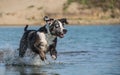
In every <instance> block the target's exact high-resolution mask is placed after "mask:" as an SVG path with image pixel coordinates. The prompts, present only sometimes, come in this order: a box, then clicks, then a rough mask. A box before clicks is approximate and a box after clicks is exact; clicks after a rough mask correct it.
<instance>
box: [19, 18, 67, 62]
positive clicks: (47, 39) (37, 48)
mask: <svg viewBox="0 0 120 75" xmlns="http://www.w3.org/2000/svg"><path fill="white" fill-rule="evenodd" d="M64 20H65V21H64ZM66 22H67V19H65V18H62V19H57V20H53V22H52V23H51V24H50V25H49V27H47V25H45V26H43V27H41V28H39V29H38V30H27V28H28V25H26V27H25V28H24V34H23V36H22V38H21V40H20V46H19V56H20V57H24V55H25V52H26V50H27V48H29V49H31V50H32V51H33V52H35V53H36V54H38V55H39V56H40V58H41V60H42V61H45V60H46V59H47V58H46V53H47V52H50V55H51V57H52V59H54V60H56V59H57V50H56V44H57V38H58V37H60V38H63V37H64V34H66V33H67V29H65V28H64V24H68V22H67V23H66Z"/></svg>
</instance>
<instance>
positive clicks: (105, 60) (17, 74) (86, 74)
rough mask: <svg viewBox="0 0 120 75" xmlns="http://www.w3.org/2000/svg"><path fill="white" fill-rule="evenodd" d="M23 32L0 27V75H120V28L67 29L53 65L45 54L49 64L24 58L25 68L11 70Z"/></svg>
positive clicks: (80, 27) (59, 40)
mask: <svg viewBox="0 0 120 75" xmlns="http://www.w3.org/2000/svg"><path fill="white" fill-rule="evenodd" d="M23 28H24V27H21V26H20V27H15V26H14V27H0V56H1V57H0V62H1V63H0V75H120V64H119V63H120V25H116V26H114V25H109V26H67V27H66V28H67V29H68V33H67V34H66V35H65V38H63V39H60V38H59V39H58V44H57V51H58V58H57V60H56V61H53V60H52V59H51V58H50V57H49V54H48V55H47V57H48V60H49V62H50V64H44V63H42V64H40V62H41V61H40V60H39V57H36V59H37V60H35V61H34V62H33V61H31V60H32V59H31V57H29V56H27V57H26V58H25V64H27V65H28V66H19V65H17V66H12V65H11V64H12V63H14V62H16V61H17V60H16V59H17V55H18V52H17V48H18V47H19V41H20V38H21V36H22V34H23ZM29 29H38V27H37V26H36V27H33V26H32V27H29ZM18 62H19V61H17V63H18ZM34 63H37V65H36V66H29V64H30V65H34ZM38 63H39V64H38ZM8 64H9V65H8ZM18 64H20V63H18Z"/></svg>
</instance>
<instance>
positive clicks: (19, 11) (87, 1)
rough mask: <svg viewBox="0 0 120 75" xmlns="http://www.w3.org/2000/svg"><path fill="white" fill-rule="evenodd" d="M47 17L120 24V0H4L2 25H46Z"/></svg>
mask: <svg viewBox="0 0 120 75" xmlns="http://www.w3.org/2000/svg"><path fill="white" fill-rule="evenodd" d="M45 15H47V16H49V17H52V18H63V17H65V18H67V19H68V21H69V22H70V23H69V24H72V25H90V24H120V0H0V25H24V24H31V25H44V22H43V17H44V16H45Z"/></svg>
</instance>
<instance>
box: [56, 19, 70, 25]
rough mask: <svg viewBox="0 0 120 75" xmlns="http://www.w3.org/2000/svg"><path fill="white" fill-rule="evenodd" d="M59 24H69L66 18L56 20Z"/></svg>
mask: <svg viewBox="0 0 120 75" xmlns="http://www.w3.org/2000/svg"><path fill="white" fill-rule="evenodd" d="M58 20H59V21H60V22H62V23H63V24H69V23H68V21H67V19H66V18H61V19H58Z"/></svg>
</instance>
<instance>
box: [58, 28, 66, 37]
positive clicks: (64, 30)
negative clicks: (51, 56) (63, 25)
mask: <svg viewBox="0 0 120 75" xmlns="http://www.w3.org/2000/svg"><path fill="white" fill-rule="evenodd" d="M66 33H67V30H66V29H63V32H60V33H59V35H58V36H59V37H60V38H63V37H64V34H66Z"/></svg>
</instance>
